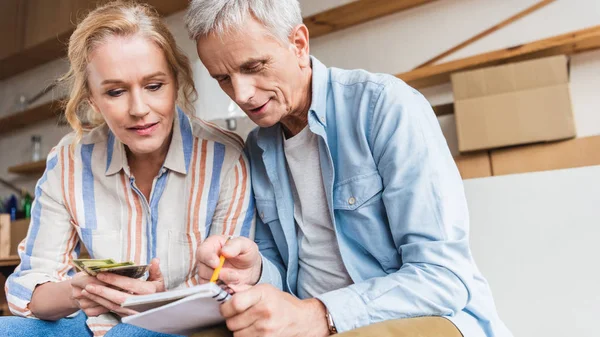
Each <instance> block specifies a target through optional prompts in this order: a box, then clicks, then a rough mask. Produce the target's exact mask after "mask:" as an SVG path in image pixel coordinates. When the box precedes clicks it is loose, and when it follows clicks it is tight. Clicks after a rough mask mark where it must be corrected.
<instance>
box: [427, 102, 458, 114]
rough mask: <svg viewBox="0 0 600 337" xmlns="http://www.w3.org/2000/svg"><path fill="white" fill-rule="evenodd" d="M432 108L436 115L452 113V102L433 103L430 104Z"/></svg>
mask: <svg viewBox="0 0 600 337" xmlns="http://www.w3.org/2000/svg"><path fill="white" fill-rule="evenodd" d="M432 108H433V112H435V115H436V116H438V117H440V116H445V115H452V114H454V103H447V104H440V105H435V106H432Z"/></svg>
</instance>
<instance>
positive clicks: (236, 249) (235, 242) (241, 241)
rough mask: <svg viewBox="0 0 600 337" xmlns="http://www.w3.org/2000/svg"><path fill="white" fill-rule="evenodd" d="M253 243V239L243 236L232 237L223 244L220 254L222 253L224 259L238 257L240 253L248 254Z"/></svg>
mask: <svg viewBox="0 0 600 337" xmlns="http://www.w3.org/2000/svg"><path fill="white" fill-rule="evenodd" d="M253 243H254V241H252V240H250V239H248V238H246V237H243V236H240V237H235V238H232V239H231V240H229V241H228V242H227V243H226V244H225V246H223V248H222V249H221V254H223V256H225V258H226V259H232V258H236V257H239V256H240V255H245V254H248V253H250V252H251V251H252V249H253V248H254V246H253Z"/></svg>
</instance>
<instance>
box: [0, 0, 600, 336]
mask: <svg viewBox="0 0 600 337" xmlns="http://www.w3.org/2000/svg"><path fill="white" fill-rule="evenodd" d="M143 2H147V3H150V4H151V5H153V6H155V7H156V8H157V10H158V11H159V12H160V13H161V14H162V15H163V16H164V20H165V22H166V24H167V25H168V27H169V28H170V29H171V30H172V32H173V34H174V35H175V38H176V39H177V42H178V44H179V46H180V47H181V48H182V49H183V50H184V51H185V53H186V54H187V55H188V57H189V58H190V60H191V61H192V64H193V71H194V80H195V85H196V89H197V91H198V94H199V99H198V101H197V102H196V105H195V108H196V115H197V116H198V117H200V118H203V119H205V120H208V121H212V122H214V123H216V124H218V125H220V126H222V127H224V128H229V129H230V130H232V131H234V132H237V133H238V134H240V135H241V136H242V137H243V138H245V137H246V135H247V134H248V132H249V131H250V130H251V129H253V128H254V125H253V123H252V122H251V121H249V120H248V119H247V118H245V117H244V115H243V113H242V112H241V111H240V110H239V108H237V106H236V105H235V104H233V103H232V102H231V100H229V98H228V97H227V96H226V95H225V94H223V93H222V91H221V90H220V88H219V87H218V85H217V83H216V81H214V80H213V79H212V78H210V76H209V75H208V73H207V71H206V69H205V68H204V67H203V66H202V64H201V63H200V61H199V60H198V57H197V55H196V50H195V44H194V42H193V41H191V40H189V38H188V35H187V32H186V30H185V27H184V25H183V21H184V20H183V16H184V10H185V8H186V6H187V1H186V0H146V1H143ZM97 3H99V1H97V0H0V46H1V48H0V201H1V202H0V204H1V205H2V206H0V213H6V215H4V216H0V268H1V271H2V273H3V275H4V276H0V282H3V277H5V276H6V275H7V274H9V273H10V272H11V271H12V270H13V269H14V267H15V266H16V264H17V263H18V258H16V257H15V256H14V254H15V252H16V245H18V242H19V241H20V240H21V239H22V238H23V237H24V235H25V233H26V231H27V226H28V220H27V217H28V215H29V214H28V210H27V208H28V207H30V204H31V195H33V194H34V193H33V192H34V187H35V183H36V181H37V180H38V179H39V178H40V177H41V174H42V173H43V170H44V167H45V162H44V159H45V156H46V155H47V154H48V152H49V151H50V149H51V148H52V147H53V146H55V145H56V144H57V143H58V141H59V140H60V139H61V138H62V137H63V136H64V135H65V134H67V133H68V132H70V129H69V127H68V126H66V125H65V124H64V122H63V121H62V119H61V111H60V106H59V105H58V104H57V101H58V100H60V99H62V98H64V96H65V93H64V92H61V90H60V89H59V88H53V87H52V83H53V82H54V81H55V80H56V79H57V78H58V77H59V76H60V75H62V74H63V73H65V72H66V71H67V69H68V65H67V62H66V60H65V56H66V55H65V51H66V42H67V41H68V37H69V36H70V34H71V33H72V31H73V29H74V23H76V22H77V19H78V18H79V17H81V16H82V15H84V14H85V12H86V11H87V10H89V8H93V7H94V6H96V4H97ZM300 4H301V7H302V14H303V17H304V18H305V20H304V22H305V24H307V26H308V27H309V31H310V34H311V54H312V55H314V56H316V57H317V58H319V59H320V60H321V61H322V62H323V63H325V64H326V65H327V66H334V67H340V68H363V69H366V70H368V71H372V72H383V73H390V74H394V75H396V76H398V77H399V78H401V79H403V80H405V81H406V82H407V83H408V84H410V85H411V86H413V87H415V88H417V89H418V90H419V91H421V92H422V93H423V94H424V95H425V97H426V98H427V99H428V100H429V101H430V103H431V105H432V106H433V107H434V111H435V113H436V115H437V116H438V120H439V122H440V126H441V129H442V132H443V133H444V135H445V136H446V139H447V142H448V146H449V148H450V150H451V152H452V155H453V156H454V157H455V159H456V162H457V165H458V167H459V170H460V172H461V175H462V177H463V179H464V184H465V190H466V193H467V198H468V202H469V208H470V214H471V244H472V250H473V255H474V257H475V260H476V261H477V263H478V266H479V268H480V269H481V270H482V272H483V274H484V275H485V276H486V277H487V278H488V280H489V282H490V285H491V287H492V291H493V293H494V295H495V299H496V304H497V307H498V311H499V313H500V316H501V317H502V318H503V319H504V321H505V322H506V324H507V325H508V327H509V328H510V329H511V330H512V331H513V333H514V335H515V336H538V335H539V336H557V337H558V336H566V335H567V336H568V335H574V336H590V337H591V336H598V335H599V334H600V333H599V331H600V329H599V328H598V327H597V324H595V319H596V316H597V314H598V313H600V287H598V284H600V267H599V264H598V263H597V257H598V256H600V248H599V247H600V245H599V244H598V243H597V238H598V237H600V166H598V165H600V110H599V109H600V108H599V107H600V94H599V93H600V50H599V49H600V1H598V0H555V1H552V0H550V1H548V0H544V1H540V0H355V1H352V0H300ZM1 297H2V300H0V303H4V302H3V300H4V296H3V294H2V296H1ZM2 306H5V304H0V308H1V307H2ZM4 313H5V314H7V310H4Z"/></svg>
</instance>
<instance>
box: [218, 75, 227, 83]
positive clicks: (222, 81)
mask: <svg viewBox="0 0 600 337" xmlns="http://www.w3.org/2000/svg"><path fill="white" fill-rule="evenodd" d="M217 81H218V82H219V83H227V82H228V81H229V76H221V77H219V78H217Z"/></svg>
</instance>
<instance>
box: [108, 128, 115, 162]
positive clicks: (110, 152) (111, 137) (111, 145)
mask: <svg viewBox="0 0 600 337" xmlns="http://www.w3.org/2000/svg"><path fill="white" fill-rule="evenodd" d="M114 147H115V135H113V133H112V131H108V139H107V140H106V171H108V168H109V167H110V163H111V162H112V157H113V150H114Z"/></svg>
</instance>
